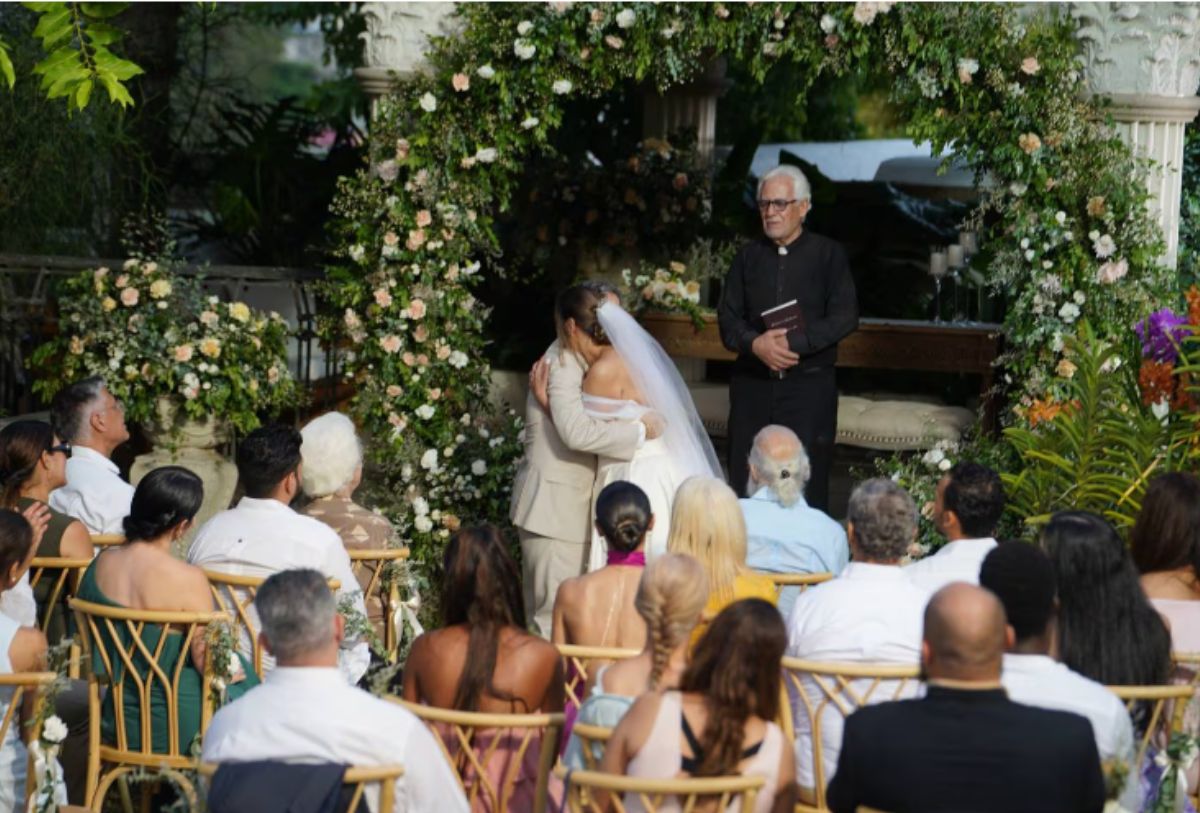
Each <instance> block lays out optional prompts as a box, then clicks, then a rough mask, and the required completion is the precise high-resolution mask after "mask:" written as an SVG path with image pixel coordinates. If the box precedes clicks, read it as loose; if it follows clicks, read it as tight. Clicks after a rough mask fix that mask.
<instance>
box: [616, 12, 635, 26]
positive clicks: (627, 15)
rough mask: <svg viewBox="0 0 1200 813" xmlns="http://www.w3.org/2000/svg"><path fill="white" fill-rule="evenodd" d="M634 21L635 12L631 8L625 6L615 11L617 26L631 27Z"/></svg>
mask: <svg viewBox="0 0 1200 813" xmlns="http://www.w3.org/2000/svg"><path fill="white" fill-rule="evenodd" d="M635 22H637V12H635V11H634V10H633V9H631V8H627V9H622V10H621V11H619V12H617V27H618V28H633V24H634V23H635Z"/></svg>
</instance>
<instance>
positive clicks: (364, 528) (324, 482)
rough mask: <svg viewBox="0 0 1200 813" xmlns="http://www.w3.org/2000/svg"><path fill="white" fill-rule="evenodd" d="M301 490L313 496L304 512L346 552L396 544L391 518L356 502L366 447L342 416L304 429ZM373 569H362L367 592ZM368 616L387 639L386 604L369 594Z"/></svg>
mask: <svg viewBox="0 0 1200 813" xmlns="http://www.w3.org/2000/svg"><path fill="white" fill-rule="evenodd" d="M300 437H301V439H302V443H301V444H300V458H301V463H302V464H303V465H301V467H300V487H301V488H302V489H304V493H305V494H306V495H307V496H308V497H310V498H312V502H310V503H309V504H308V505H306V506H304V508H302V509H301V511H300V513H301V514H304V515H305V516H306V517H312V518H313V519H315V520H318V521H320V522H323V523H325V524H326V525H328V526H329V527H330V528H333V530H335V531H337V534H338V536H340V537H341V538H342V544H343V545H345V546H346V550H380V549H383V548H391V547H395V546H396V533H395V530H394V529H393V528H392V523H390V522H388V520H387V517H385V516H383V515H382V514H377V513H375V512H374V511H369V510H367V509H366V508H363V507H362V506H361V505H359V504H358V503H356V502H354V500H353V499H352V498H353V496H354V491H355V489H357V488H358V486H359V484H360V483H361V482H362V473H363V454H362V443H360V442H359V439H358V435H357V433H356V432H355V431H354V422H353V421H351V420H350V419H349V418H347V417H346V416H345V415H343V414H341V413H340V412H326V413H325V414H324V415H321V416H320V417H317V418H313V419H312V420H311V421H309V422H308V423H307V424H305V426H304V428H303V429H301V430H300ZM373 576H374V570H373V568H372V567H370V566H366V567H363V568H362V569H361V571H360V574H359V577H358V586H359V587H361V588H362V590H363V591H364V592H365V591H366V589H367V588H368V587H369V586H370V584H371V579H372V578H373ZM366 604H367V618H368V620H370V622H371V625H372V626H373V627H374V628H375V634H376V635H378V636H379V637H380V638H382V637H383V628H384V618H383V604H382V602H380V600H379V597H378V596H367V598H366Z"/></svg>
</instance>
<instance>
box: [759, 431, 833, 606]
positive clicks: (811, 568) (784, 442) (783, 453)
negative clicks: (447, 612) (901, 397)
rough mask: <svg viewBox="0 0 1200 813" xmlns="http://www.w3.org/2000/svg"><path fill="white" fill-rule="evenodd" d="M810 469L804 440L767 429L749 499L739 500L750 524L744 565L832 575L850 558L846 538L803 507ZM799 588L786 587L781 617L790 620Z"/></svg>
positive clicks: (820, 514)
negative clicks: (789, 616)
mask: <svg viewBox="0 0 1200 813" xmlns="http://www.w3.org/2000/svg"><path fill="white" fill-rule="evenodd" d="M811 472H812V469H811V467H810V466H809V463H808V455H807V454H806V453H805V451H804V446H803V444H801V443H800V438H798V437H796V433H795V432H793V431H792V430H791V429H788V428H787V427H786V426H768V427H765V428H764V429H762V430H761V431H760V432H759V433H758V434H757V435H755V437H754V446H753V447H752V448H751V449H750V484H749V486H748V487H747V489H746V493H747V494H748V495H749V496H748V498H747V499H744V500H741V506H742V514H743V515H744V516H745V518H746V542H747V545H746V547H747V551H748V553H747V554H746V564H747V566H749V567H750V568H752V569H753V570H757V571H760V572H764V571H765V572H767V573H832V574H833V575H835V576H836V575H837V574H839V573H841V572H842V568H844V567H845V566H846V561H847V560H848V559H849V558H850V549H849V548H848V547H847V546H846V532H845V531H844V530H842V526H841V525H839V524H838V523H837V522H836V521H834V520H832V519H830V518H829V516H828V515H826V514H825V513H824V512H823V511H819V510H817V509H816V508H810V507H809V506H808V503H806V502H805V501H804V487H805V486H806V485H807V484H808V478H809V475H810V474H811ZM798 595H800V588H798V587H785V588H784V589H783V591H782V592H781V593H780V594H779V612H780V613H782V614H783V617H784V618H787V614H788V612H789V611H791V609H792V604H793V603H794V602H795V601H796V596H798Z"/></svg>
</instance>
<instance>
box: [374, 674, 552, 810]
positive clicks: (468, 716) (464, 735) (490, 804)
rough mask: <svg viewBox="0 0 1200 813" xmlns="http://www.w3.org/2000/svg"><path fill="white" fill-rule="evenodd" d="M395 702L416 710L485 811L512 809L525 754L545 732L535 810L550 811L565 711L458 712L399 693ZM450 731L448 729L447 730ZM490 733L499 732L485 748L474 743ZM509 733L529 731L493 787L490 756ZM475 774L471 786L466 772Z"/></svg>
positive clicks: (472, 799) (473, 800) (469, 795)
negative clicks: (453, 749) (413, 700)
mask: <svg viewBox="0 0 1200 813" xmlns="http://www.w3.org/2000/svg"><path fill="white" fill-rule="evenodd" d="M388 699H389V700H391V701H392V702H393V703H399V704H400V705H401V706H403V707H404V708H406V709H408V710H409V711H411V712H412V713H413V714H415V715H417V717H419V718H421V720H422V721H424V722H425V724H426V725H427V726H428V728H429V729H430V731H432V732H433V736H434V738H435V739H436V740H437V741H438V746H439V747H440V748H441V749H442V753H443V754H444V755H445V757H446V760H447V761H448V762H449V763H450V765H451V767H452V768H453V769H454V773H455V776H457V777H458V781H459V785H460V786H461V787H462V789H463V793H464V794H465V795H466V797H467V802H468V804H470V806H471V808H472V809H475V805H476V802H477V801H479V802H480V803H482V804H484V805H485V806H486V809H489V810H492V811H494V813H500V811H507V810H509V807H510V800H511V797H512V792H513V786H514V785H515V784H516V781H517V779H518V778H519V775H520V771H521V767H522V765H523V764H524V761H525V755H526V753H528V751H529V748H530V747H531V746H532V745H533V742H534V740H535V738H536V737H535V735H538V734H541V735H542V736H541V743H540V748H541V751H540V753H539V754H538V775H537V790H536V791H535V795H534V803H533V813H545V811H546V810H547V808H548V801H549V787H550V774H551V769H552V768H553V767H554V763H555V761H556V760H557V759H558V752H559V748H560V746H561V744H562V743H561V741H562V730H563V715H562V714H561V713H557V712H556V713H553V714H547V713H537V714H487V713H482V712H469V711H455V710H453V709H440V708H435V707H433V706H425V705H422V704H420V703H411V702H409V701H407V700H403V699H401V698H399V697H389V698H388ZM443 727H448V728H449V729H450V730H449V731H448V732H447V731H446V730H445V728H443ZM479 731H487V732H490V733H495V734H496V735H497V736H494V737H492V739H491V741H490V742H489V743H487V745H486V747H484V748H483V749H482V750H478V749H477V748H476V745H475V739H476V733H477V732H479ZM506 732H513V733H516V732H524V733H522V734H519V736H518V746H517V748H516V749H515V750H513V751H511V752H510V753H509V768H508V770H507V771H506V772H505V775H504V777H503V778H502V781H501V783H500V787H498V788H497V787H494V786H493V784H492V781H491V779H490V778H489V777H488V772H487V766H488V763H489V762H490V761H491V759H492V758H493V757H494V756H495V755H496V754H497V753H500V748H499V746H500V743H501V741H502V740H503V739H505V737H503V736H501V735H502V734H504V733H506ZM447 738H452V739H451V743H452V744H453V745H455V746H456V751H457V753H455V754H452V753H451V749H450V747H449V746H448V745H447V742H446V740H447ZM468 771H469V772H470V773H473V774H474V781H472V782H471V783H470V786H469V787H468V783H467V781H466V780H465V779H464V778H463V777H464V773H467V772H468Z"/></svg>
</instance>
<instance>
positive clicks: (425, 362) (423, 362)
mask: <svg viewBox="0 0 1200 813" xmlns="http://www.w3.org/2000/svg"><path fill="white" fill-rule="evenodd" d="M420 329H421V330H424V329H425V326H424V325H422V326H421V328H420ZM421 341H425V340H424V339H422V340H421ZM417 366H418V367H428V366H429V356H427V355H425V354H424V353H422V354H421V355H419V356H417Z"/></svg>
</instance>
